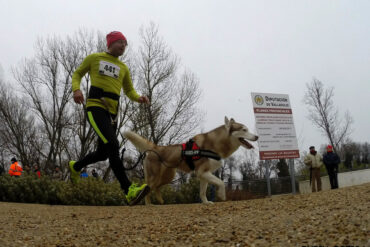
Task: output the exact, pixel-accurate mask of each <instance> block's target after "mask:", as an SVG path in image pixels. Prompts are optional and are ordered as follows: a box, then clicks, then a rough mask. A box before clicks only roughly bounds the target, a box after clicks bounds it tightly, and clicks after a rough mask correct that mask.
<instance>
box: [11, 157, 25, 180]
mask: <svg viewBox="0 0 370 247" xmlns="http://www.w3.org/2000/svg"><path fill="white" fill-rule="evenodd" d="M11 162H12V164H11V166H10V169H9V175H10V176H12V177H13V176H14V177H20V176H21V175H22V172H23V168H22V167H21V166H20V165H19V164H18V161H17V159H16V158H12V159H11Z"/></svg>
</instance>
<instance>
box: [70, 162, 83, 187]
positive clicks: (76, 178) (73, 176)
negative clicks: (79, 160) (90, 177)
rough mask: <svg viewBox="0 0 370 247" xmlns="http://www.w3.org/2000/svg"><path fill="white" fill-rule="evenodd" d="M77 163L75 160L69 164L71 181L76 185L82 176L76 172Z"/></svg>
mask: <svg viewBox="0 0 370 247" xmlns="http://www.w3.org/2000/svg"><path fill="white" fill-rule="evenodd" d="M75 163H76V161H74V160H71V161H70V162H69V171H70V172H71V181H72V183H74V184H76V183H78V181H79V180H80V174H81V172H78V171H76V170H75V168H74V167H73V165H74V164H75Z"/></svg>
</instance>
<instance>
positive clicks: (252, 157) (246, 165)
mask: <svg viewBox="0 0 370 247" xmlns="http://www.w3.org/2000/svg"><path fill="white" fill-rule="evenodd" d="M257 166H258V157H257V152H256V151H255V150H254V149H252V150H247V151H245V152H244V160H243V161H242V162H241V164H240V166H239V167H238V169H239V172H240V173H241V174H242V180H243V181H245V180H252V179H258V178H259V174H258V167H257Z"/></svg>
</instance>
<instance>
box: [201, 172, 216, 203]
mask: <svg viewBox="0 0 370 247" xmlns="http://www.w3.org/2000/svg"><path fill="white" fill-rule="evenodd" d="M199 182H200V190H199V197H200V199H201V200H202V203H204V204H212V203H213V202H210V201H208V199H207V186H208V182H207V181H206V180H204V179H203V178H201V177H199Z"/></svg>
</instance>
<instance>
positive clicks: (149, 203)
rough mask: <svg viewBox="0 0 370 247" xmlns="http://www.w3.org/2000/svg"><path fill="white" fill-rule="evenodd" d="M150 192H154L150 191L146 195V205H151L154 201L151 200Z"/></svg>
mask: <svg viewBox="0 0 370 247" xmlns="http://www.w3.org/2000/svg"><path fill="white" fill-rule="evenodd" d="M150 194H152V193H151V192H149V193H148V194H147V195H146V196H145V205H151V204H152V202H151V200H150Z"/></svg>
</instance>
